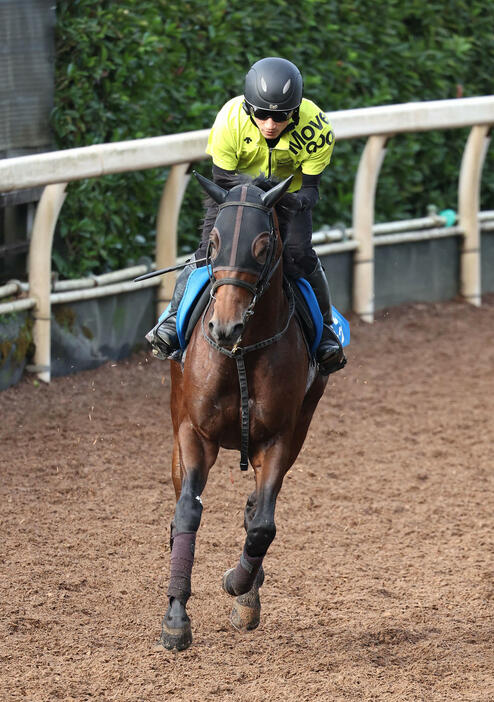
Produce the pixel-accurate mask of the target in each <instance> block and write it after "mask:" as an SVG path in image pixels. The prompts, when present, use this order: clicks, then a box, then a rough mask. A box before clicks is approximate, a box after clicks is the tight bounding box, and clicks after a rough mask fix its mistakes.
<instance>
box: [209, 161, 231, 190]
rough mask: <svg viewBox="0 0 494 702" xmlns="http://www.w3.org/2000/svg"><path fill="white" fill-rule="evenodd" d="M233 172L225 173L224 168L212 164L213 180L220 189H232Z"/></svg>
mask: <svg viewBox="0 0 494 702" xmlns="http://www.w3.org/2000/svg"><path fill="white" fill-rule="evenodd" d="M234 175H235V171H227V170H226V169H225V168H220V167H219V166H216V165H215V164H214V163H213V180H214V182H215V183H216V184H217V185H219V186H220V187H222V188H225V189H227V190H228V189H229V188H231V187H232V176H234Z"/></svg>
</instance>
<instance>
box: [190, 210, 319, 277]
mask: <svg viewBox="0 0 494 702" xmlns="http://www.w3.org/2000/svg"><path fill="white" fill-rule="evenodd" d="M217 213H218V208H217V207H210V208H208V210H207V211H206V216H205V218H204V225H203V229H202V236H201V243H200V245H199V248H198V249H197V252H196V258H203V257H204V256H205V255H206V249H207V245H208V240H209V235H210V233H211V229H212V228H213V225H214V221H215V219H216V215H217ZM317 261H318V258H317V254H316V252H315V251H314V249H313V248H312V212H311V210H302V212H297V213H296V214H294V215H293V217H292V218H291V220H290V223H289V225H288V231H287V236H286V241H285V250H284V255H283V268H284V271H285V273H286V274H287V275H288V276H289V277H290V278H301V277H306V276H308V275H310V274H311V273H312V272H313V271H314V269H315V267H316V265H317ZM199 265H204V264H199Z"/></svg>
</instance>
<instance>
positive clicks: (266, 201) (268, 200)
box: [262, 175, 293, 207]
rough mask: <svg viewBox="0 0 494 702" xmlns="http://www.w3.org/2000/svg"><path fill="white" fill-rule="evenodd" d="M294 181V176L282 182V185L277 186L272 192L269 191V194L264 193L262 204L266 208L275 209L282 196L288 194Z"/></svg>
mask: <svg viewBox="0 0 494 702" xmlns="http://www.w3.org/2000/svg"><path fill="white" fill-rule="evenodd" d="M292 180H293V176H292V175H291V176H290V177H289V178H286V179H285V180H282V181H281V183H278V185H275V186H274V188H271V190H268V192H267V193H264V195H263V196H262V204H263V205H264V206H265V207H274V206H275V205H276V203H277V202H278V200H279V199H280V198H281V197H282V195H284V194H285V193H286V191H287V190H288V188H289V187H290V183H291V182H292Z"/></svg>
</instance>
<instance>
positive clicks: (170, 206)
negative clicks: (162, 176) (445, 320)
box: [156, 163, 190, 316]
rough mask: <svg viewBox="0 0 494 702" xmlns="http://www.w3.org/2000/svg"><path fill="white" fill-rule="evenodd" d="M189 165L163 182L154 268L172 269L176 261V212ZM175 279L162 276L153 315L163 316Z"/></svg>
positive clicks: (178, 168)
mask: <svg viewBox="0 0 494 702" xmlns="http://www.w3.org/2000/svg"><path fill="white" fill-rule="evenodd" d="M189 165H190V164H189V163H179V164H176V165H174V166H172V168H171V170H170V174H169V176H168V178H167V181H166V184H165V187H164V189H163V195H162V196H161V202H160V206H159V210H158V218H157V222H156V268H167V267H168V266H174V265H175V263H176V261H177V225H178V217H179V214H180V208H181V207H182V201H183V198H184V195H185V190H186V188H187V184H188V182H189V180H190V175H188V174H187V171H188V170H189ZM174 286H175V276H170V275H165V276H163V277H162V278H161V283H160V285H159V287H158V293H157V307H158V309H157V313H158V316H159V315H160V314H161V313H162V312H163V310H164V309H165V307H166V306H167V304H168V302H169V301H170V299H171V296H172V294H173V288H174Z"/></svg>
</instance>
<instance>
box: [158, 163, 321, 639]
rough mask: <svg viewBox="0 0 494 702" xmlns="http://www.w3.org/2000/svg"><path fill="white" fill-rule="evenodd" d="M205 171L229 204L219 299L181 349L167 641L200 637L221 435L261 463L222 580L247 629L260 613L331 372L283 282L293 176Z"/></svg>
mask: <svg viewBox="0 0 494 702" xmlns="http://www.w3.org/2000/svg"><path fill="white" fill-rule="evenodd" d="M196 176H197V178H198V179H199V180H200V182H201V185H202V187H203V188H204V190H205V191H206V192H207V193H208V195H209V196H210V197H211V198H212V199H213V200H214V201H215V202H216V203H217V204H218V205H219V208H218V214H217V217H216V220H215V224H214V227H213V229H212V232H211V235H210V240H209V250H208V251H209V253H208V266H209V269H210V276H211V278H212V288H211V292H210V299H209V304H208V306H207V307H206V310H205V312H204V314H203V315H202V319H200V320H199V321H198V323H197V324H196V327H195V329H194V331H193V333H192V336H191V338H190V341H189V344H188V347H187V350H186V352H185V357H184V358H182V363H179V362H177V361H171V398H170V408H171V416H172V422H173V433H174V445H173V458H172V480H173V486H174V489H175V494H176V500H177V501H176V507H175V514H174V517H173V521H172V524H171V539H170V544H171V569H170V581H169V588H168V593H167V594H168V598H169V607H168V610H167V612H166V614H165V617H164V619H163V622H162V630H161V636H160V641H159V644H160V645H161V646H163V647H165V648H167V649H169V650H171V649H175V650H184V649H186V648H188V647H189V646H190V644H191V643H192V632H191V625H190V619H189V617H188V615H187V611H186V605H187V601H188V599H189V597H190V594H191V573H192V566H193V562H194V550H195V541H196V533H197V530H198V528H199V524H200V520H201V514H202V509H203V506H202V500H201V493H202V492H203V490H204V488H205V486H206V481H207V479H208V474H209V471H210V469H211V467H212V466H213V465H214V463H215V461H216V458H217V455H218V452H219V449H220V447H223V448H226V449H237V450H240V451H241V467H242V468H243V469H245V468H247V461H250V464H251V466H252V468H253V470H254V476H255V489H254V491H253V492H252V494H251V495H250V496H249V497H248V499H247V503H246V506H245V512H244V527H245V530H246V538H245V544H244V549H243V553H242V554H241V556H240V559H239V561H238V563H237V565H236V567H235V568H232V569H231V570H228V571H227V572H226V573H225V574H224V576H223V581H222V586H223V589H224V590H225V591H226V592H227V593H228V594H230V595H232V596H233V597H235V598H236V600H235V602H234V605H233V610H232V614H231V617H230V621H231V623H232V625H233V626H234V627H235V628H236V629H238V630H241V631H246V630H249V629H254V628H255V627H256V626H257V625H258V624H259V618H260V609H261V605H260V599H259V588H260V587H261V585H262V583H263V580H264V572H263V568H262V562H263V558H264V556H265V554H266V552H267V550H268V548H269V546H270V544H271V542H272V541H273V539H274V537H275V533H276V527H275V519H274V515H275V506H276V499H277V496H278V493H279V491H280V488H281V486H282V482H283V478H284V476H285V475H286V473H287V471H288V470H289V468H290V467H291V466H292V464H293V463H294V461H295V459H296V458H297V455H298V453H299V451H300V449H301V447H302V444H303V442H304V440H305V437H306V434H307V430H308V428H309V424H310V421H311V419H312V415H313V413H314V410H315V408H316V406H317V404H318V402H319V400H320V398H321V396H322V394H323V392H324V389H325V386H326V383H327V377H324V376H322V375H321V374H320V373H319V372H318V371H317V366H316V365H315V363H314V361H313V360H312V359H311V356H310V353H309V351H308V350H307V346H306V343H305V341H304V338H303V335H302V331H301V328H300V326H299V323H298V322H297V319H296V317H295V316H294V314H293V311H294V301H293V293H291V294H290V286H288V287H287V285H284V284H283V261H282V257H283V242H282V239H281V236H280V231H279V227H278V226H277V217H276V212H275V210H274V208H275V205H276V203H277V202H278V201H279V200H280V198H281V197H282V196H283V194H284V193H285V192H286V191H287V189H288V187H289V185H290V181H291V178H288V179H287V180H285V181H282V182H281V183H278V184H277V185H275V186H274V187H272V188H270V189H269V190H267V191H265V190H263V189H261V188H259V187H257V186H256V185H255V184H253V183H251V182H249V183H243V184H240V185H235V186H234V187H233V188H231V189H230V190H225V189H223V188H221V187H220V186H218V185H217V184H215V183H213V182H212V181H210V180H208V179H206V178H204V177H203V176H199V175H198V174H196Z"/></svg>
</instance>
